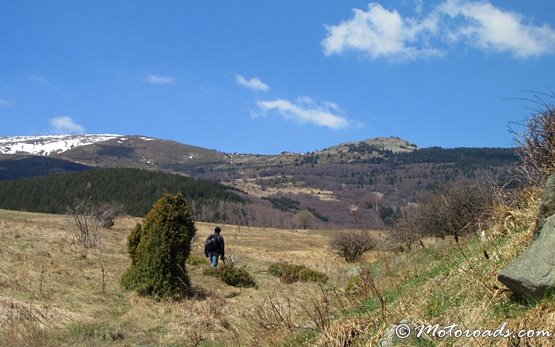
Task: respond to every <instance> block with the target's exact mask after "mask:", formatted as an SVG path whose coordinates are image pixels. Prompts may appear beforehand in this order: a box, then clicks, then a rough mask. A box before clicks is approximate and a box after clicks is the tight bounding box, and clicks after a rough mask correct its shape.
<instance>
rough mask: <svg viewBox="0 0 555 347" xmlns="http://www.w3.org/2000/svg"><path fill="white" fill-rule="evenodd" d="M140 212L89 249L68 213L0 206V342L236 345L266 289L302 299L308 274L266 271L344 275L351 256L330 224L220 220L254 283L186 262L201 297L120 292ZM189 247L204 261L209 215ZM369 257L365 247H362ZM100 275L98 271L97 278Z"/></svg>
mask: <svg viewBox="0 0 555 347" xmlns="http://www.w3.org/2000/svg"><path fill="white" fill-rule="evenodd" d="M137 222H140V219H139V218H130V217H125V218H120V219H118V220H117V221H116V225H115V227H114V228H113V229H112V230H105V231H104V232H103V234H102V237H101V240H100V246H99V247H98V248H97V249H92V248H91V249H85V248H82V247H80V246H78V245H75V244H73V242H72V235H73V232H75V226H74V225H73V224H72V223H73V222H72V221H71V219H70V217H69V216H63V215H49V214H39V213H26V212H15V211H7V210H0V259H1V262H0V288H1V289H2V294H1V295H0V306H1V310H0V312H2V314H0V334H1V335H0V341H2V342H3V343H2V345H21V344H25V345H41V346H43V345H59V344H62V345H84V346H88V345H91V346H92V345H98V344H99V343H102V344H112V345H129V344H132V345H143V344H156V345H172V344H177V345H195V344H196V343H197V342H199V341H217V342H218V345H223V346H228V345H229V346H234V345H237V341H242V343H245V342H246V341H250V340H252V339H253V336H256V334H255V333H253V331H252V329H253V327H252V325H251V323H252V320H251V318H252V316H253V315H254V313H255V310H256V308H257V307H259V306H260V305H261V303H262V302H263V301H264V300H266V299H267V298H268V297H271V296H280V297H288V298H291V299H292V300H299V301H302V300H306V299H308V298H310V297H311V296H312V295H313V293H315V292H317V291H318V290H319V289H318V285H317V284H314V283H294V284H284V283H281V282H280V280H279V279H277V278H275V277H273V276H271V275H269V274H268V272H267V268H268V266H269V265H270V264H271V263H273V262H278V261H288V262H292V263H296V264H302V265H306V266H309V267H312V268H314V269H317V270H320V271H323V272H325V273H326V274H327V275H328V276H329V277H330V280H331V282H333V283H343V282H344V281H345V278H344V275H345V272H346V271H348V270H349V269H350V268H352V267H353V265H349V264H347V263H345V262H344V261H343V260H342V259H340V258H339V257H338V256H336V255H335V254H333V253H332V251H331V250H330V249H329V248H328V242H329V241H328V240H329V237H330V236H331V235H332V234H333V233H334V232H335V231H305V230H303V231H294V230H279V229H269V228H266V229H259V228H248V227H237V226H228V225H222V229H223V232H222V235H223V236H224V237H225V239H226V244H227V251H226V253H227V258H228V259H231V260H232V261H234V262H235V264H236V265H238V266H245V267H246V268H247V270H248V271H249V272H250V273H251V274H252V275H253V276H254V278H255V281H256V283H257V285H258V288H256V289H254V288H247V289H245V288H234V287H230V286H227V285H225V284H223V283H222V282H220V281H219V280H217V279H215V278H212V277H208V276H204V275H203V274H202V272H203V268H204V267H205V266H206V265H204V264H201V265H188V269H189V272H190V276H191V280H192V283H193V285H194V286H196V287H197V288H199V292H201V293H204V295H206V298H205V299H203V298H197V299H192V300H184V301H182V302H178V303H173V302H156V301H152V300H149V299H145V298H141V297H138V296H136V295H135V294H133V293H130V292H125V291H124V290H123V289H122V288H121V287H120V284H119V279H120V278H121V275H122V274H123V272H124V271H125V270H126V269H127V267H128V265H129V263H128V257H127V254H126V238H127V235H128V234H129V231H130V230H131V228H132V227H133V226H134V225H135V224H136V223H137ZM196 226H197V228H198V239H197V241H196V242H195V244H194V245H193V251H192V255H194V256H196V257H195V258H196V259H198V261H199V262H202V259H203V258H204V257H203V254H202V247H203V240H204V239H205V238H206V236H208V234H210V233H211V232H212V230H213V228H214V225H213V224H205V223H196ZM369 257H371V255H369ZM103 277H104V280H103ZM195 341H196V342H195Z"/></svg>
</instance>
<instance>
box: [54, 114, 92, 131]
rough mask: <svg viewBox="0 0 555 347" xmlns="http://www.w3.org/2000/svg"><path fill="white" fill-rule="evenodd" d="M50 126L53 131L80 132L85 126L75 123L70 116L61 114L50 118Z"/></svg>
mask: <svg viewBox="0 0 555 347" xmlns="http://www.w3.org/2000/svg"><path fill="white" fill-rule="evenodd" d="M50 126H51V127H52V130H53V131H54V132H55V133H64V134H67V133H69V134H82V133H84V132H85V128H84V127H82V126H81V125H79V124H77V123H75V122H74V121H73V119H71V117H68V116H61V117H55V118H52V119H51V120H50Z"/></svg>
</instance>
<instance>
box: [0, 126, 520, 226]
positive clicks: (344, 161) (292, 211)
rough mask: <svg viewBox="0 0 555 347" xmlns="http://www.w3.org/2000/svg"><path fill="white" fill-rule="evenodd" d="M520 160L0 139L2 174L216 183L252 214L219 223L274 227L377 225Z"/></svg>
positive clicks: (499, 177)
mask: <svg viewBox="0 0 555 347" xmlns="http://www.w3.org/2000/svg"><path fill="white" fill-rule="evenodd" d="M517 163H518V158H517V156H516V155H515V152H514V149H511V148H455V149H443V148H439V147H431V148H418V147H417V146H416V145H415V144H412V143H410V142H409V141H406V140H403V139H400V138H396V137H384V138H376V139H369V140H365V141H359V142H351V143H345V144H339V145H337V146H333V147H330V148H326V149H322V150H319V151H314V152H310V153H287V152H284V153H281V154H277V155H259V154H237V153H224V152H219V151H216V150H211V149H206V148H201V147H197V146H191V145H185V144H181V143H178V142H175V141H169V140H161V139H155V138H150V137H145V136H122V135H113V134H108V135H56V136H39V137H10V138H6V137H4V138H0V180H4V181H8V180H10V181H13V180H18V179H23V178H28V177H36V176H47V175H52V174H60V173H64V172H80V171H87V170H91V169H97V168H136V169H146V170H150V171H160V172H166V173H171V174H179V175H185V176H189V177H192V178H194V179H201V180H208V181H214V182H219V183H221V184H223V185H225V186H228V187H230V188H231V189H232V190H233V191H235V192H237V193H238V194H240V195H242V197H243V198H244V199H245V201H249V203H246V205H245V206H246V207H245V208H246V209H248V210H249V214H250V217H249V218H247V219H245V218H243V220H237V219H238V218H239V217H238V215H241V213H239V214H238V215H237V216H235V217H233V218H232V217H231V216H230V213H225V211H223V210H222V214H220V217H221V218H222V221H224V222H225V221H227V222H230V223H238V224H241V223H244V224H249V225H257V226H276V227H307V226H310V227H317V226H320V227H324V226H325V227H353V226H357V225H360V224H362V225H363V226H364V227H369V228H380V227H382V228H383V227H386V226H388V225H391V224H392V223H393V222H394V220H395V218H396V216H398V214H399V211H400V209H401V208H402V207H403V206H407V205H408V204H412V203H419V202H421V201H423V200H424V199H426V197H427V196H429V195H430V194H431V193H433V192H435V191H437V190H438V189H440V188H441V187H442V186H443V185H445V184H452V183H464V182H475V181H477V180H485V179H488V180H491V181H492V182H495V183H498V184H503V183H506V182H508V181H509V180H510V179H511V177H512V176H511V175H512V172H513V171H514V169H515V168H516V165H517ZM0 184H2V183H0ZM45 184H46V183H45ZM137 189H140V186H138V187H137ZM0 207H1V206H0ZM221 208H222V209H224V210H225V209H226V208H227V209H229V210H230V211H231V210H234V209H235V210H236V209H237V208H238V207H237V204H234V205H233V207H230V206H228V207H226V208H224V207H221ZM256 210H259V212H258V213H256V212H253V211H256ZM270 211H272V212H271V213H270ZM228 212H229V211H228ZM301 214H304V216H303V217H304V220H299V219H300V218H301V216H300V215H301ZM245 215H247V213H246V212H245V213H243V217H244V216H245ZM256 215H261V216H265V217H264V218H262V217H255V216H256ZM307 215H308V217H309V218H308V220H307ZM224 217H225V218H224ZM226 218H227V219H226ZM234 218H235V219H234ZM305 223H308V225H307V224H305Z"/></svg>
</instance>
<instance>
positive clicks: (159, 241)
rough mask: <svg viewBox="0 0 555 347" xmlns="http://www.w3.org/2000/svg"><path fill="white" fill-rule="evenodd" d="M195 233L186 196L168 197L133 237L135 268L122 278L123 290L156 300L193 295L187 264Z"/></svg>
mask: <svg viewBox="0 0 555 347" xmlns="http://www.w3.org/2000/svg"><path fill="white" fill-rule="evenodd" d="M195 232H196V228H195V225H194V222H193V220H192V219H191V213H190V211H189V207H188V206H187V204H186V202H185V199H184V198H183V196H182V195H181V194H180V193H178V194H175V195H171V194H167V193H166V194H164V195H163V196H162V197H161V198H160V199H159V200H158V201H157V202H156V203H155V204H154V206H153V207H152V209H151V210H150V212H149V213H148V215H147V216H146V217H145V219H144V220H143V224H142V225H141V224H137V226H136V227H135V228H134V229H133V230H132V231H131V234H130V235H129V238H128V252H129V257H130V259H131V267H130V268H129V270H128V271H127V272H126V273H125V274H124V275H123V277H122V284H123V286H124V287H125V288H126V289H128V290H135V291H137V292H138V293H139V294H140V295H145V296H151V297H154V298H171V299H180V298H183V297H185V296H189V295H191V294H192V291H191V284H190V280H189V276H188V274H187V271H186V269H185V262H186V261H187V257H188V256H189V253H190V251H191V240H192V239H193V237H194V236H195Z"/></svg>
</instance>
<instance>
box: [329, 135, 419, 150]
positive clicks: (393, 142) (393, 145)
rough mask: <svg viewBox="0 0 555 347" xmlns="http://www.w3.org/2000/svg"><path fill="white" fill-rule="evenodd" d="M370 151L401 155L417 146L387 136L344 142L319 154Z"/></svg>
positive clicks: (415, 148)
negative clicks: (375, 150)
mask: <svg viewBox="0 0 555 347" xmlns="http://www.w3.org/2000/svg"><path fill="white" fill-rule="evenodd" d="M371 149H377V150H380V151H392V152H395V153H401V152H412V151H415V150H417V149H418V146H416V145H415V144H413V143H410V142H409V141H407V140H404V139H402V138H399V137H395V136H389V137H376V138H371V139H366V140H362V141H355V142H346V143H342V144H340V145H337V146H332V147H329V148H326V149H324V150H323V151H321V152H325V153H330V154H334V153H346V152H358V151H363V150H364V151H368V150H371Z"/></svg>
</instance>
